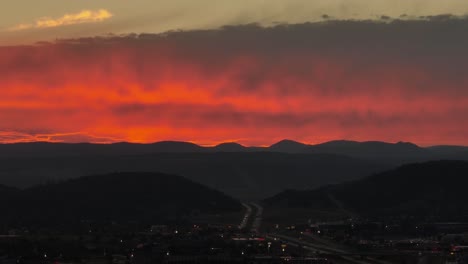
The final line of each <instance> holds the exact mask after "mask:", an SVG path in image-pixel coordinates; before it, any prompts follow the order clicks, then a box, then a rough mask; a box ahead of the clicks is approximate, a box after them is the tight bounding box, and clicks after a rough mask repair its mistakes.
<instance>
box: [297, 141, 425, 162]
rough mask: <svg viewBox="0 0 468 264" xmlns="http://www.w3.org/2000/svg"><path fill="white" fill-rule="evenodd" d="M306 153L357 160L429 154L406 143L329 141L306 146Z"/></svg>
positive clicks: (418, 156) (420, 156) (422, 156)
mask: <svg viewBox="0 0 468 264" xmlns="http://www.w3.org/2000/svg"><path fill="white" fill-rule="evenodd" d="M304 152H307V153H333V154H341V155H346V156H351V157H358V158H370V159H379V158H380V159H382V158H383V159H389V158H390V159H407V158H411V159H412V158H425V157H428V156H429V155H430V154H431V153H430V152H429V151H427V150H425V149H423V148H420V147H418V146H417V145H415V144H412V143H407V142H398V143H395V144H393V143H386V142H379V141H366V142H356V141H346V140H338V141H330V142H326V143H322V144H318V145H310V146H308V147H307V148H306V149H305V150H304Z"/></svg>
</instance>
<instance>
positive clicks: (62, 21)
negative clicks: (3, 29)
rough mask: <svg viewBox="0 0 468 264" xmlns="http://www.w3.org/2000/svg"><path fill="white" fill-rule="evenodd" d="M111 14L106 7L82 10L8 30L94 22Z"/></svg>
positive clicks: (45, 18)
mask: <svg viewBox="0 0 468 264" xmlns="http://www.w3.org/2000/svg"><path fill="white" fill-rule="evenodd" d="M112 16H113V15H112V13H111V12H109V11H108V10H106V9H99V10H96V11H93V10H82V11H80V12H78V13H71V14H65V15H63V16H62V17H59V18H51V17H43V18H40V19H38V20H36V21H35V22H34V23H27V24H19V25H16V26H14V27H11V28H10V29H9V30H10V31H21V30H27V29H43V28H54V27H60V26H69V25H76V24H83V23H96V22H101V21H104V20H107V19H109V18H111V17H112Z"/></svg>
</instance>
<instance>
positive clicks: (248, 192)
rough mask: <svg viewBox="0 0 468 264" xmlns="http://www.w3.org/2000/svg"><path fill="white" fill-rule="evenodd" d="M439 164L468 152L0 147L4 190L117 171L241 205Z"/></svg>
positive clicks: (398, 147) (372, 145)
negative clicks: (145, 174)
mask: <svg viewBox="0 0 468 264" xmlns="http://www.w3.org/2000/svg"><path fill="white" fill-rule="evenodd" d="M440 159H457V160H468V148H466V147H456V146H438V147H437V146H436V147H429V148H422V147H418V146H416V145H414V144H411V143H403V142H400V143H396V144H392V143H385V142H354V141H332V142H327V143H323V144H318V145H306V144H302V143H300V142H295V141H291V140H283V141H281V142H278V143H277V144H274V145H272V146H271V147H243V146H241V145H239V144H236V143H224V144H220V145H218V146H215V147H202V146H198V145H196V144H193V143H187V142H174V141H165V142H157V143H154V144H134V143H115V144H88V143H82V144H62V143H20V144H3V145H2V144H0V167H1V168H2V170H0V184H6V185H9V186H16V187H29V186H32V185H34V184H38V183H46V182H48V181H51V180H53V181H56V180H59V181H60V180H65V179H69V178H76V177H79V176H83V175H90V174H104V173H110V172H114V171H158V172H163V173H171V174H177V175H183V176H185V177H187V178H189V179H191V180H194V181H196V182H200V183H202V184H205V185H207V186H210V187H212V188H216V189H218V190H221V191H223V192H225V193H228V194H229V195H232V196H235V197H237V198H240V199H246V200H251V199H254V200H255V199H263V198H265V197H268V196H271V195H273V194H275V193H278V192H280V191H282V190H284V189H287V188H294V189H297V188H315V187H319V186H323V185H325V184H332V183H340V182H344V181H349V180H354V179H357V178H358V177H362V176H365V175H368V174H370V173H375V172H381V171H383V170H385V169H390V168H394V167H396V166H399V165H402V164H405V163H410V162H423V161H428V160H440ZM285 175H287V176H285Z"/></svg>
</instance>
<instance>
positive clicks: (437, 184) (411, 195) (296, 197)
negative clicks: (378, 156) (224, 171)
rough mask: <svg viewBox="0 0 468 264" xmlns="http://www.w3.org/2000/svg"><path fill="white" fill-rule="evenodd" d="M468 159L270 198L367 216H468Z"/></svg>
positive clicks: (411, 166)
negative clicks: (467, 187)
mask: <svg viewBox="0 0 468 264" xmlns="http://www.w3.org/2000/svg"><path fill="white" fill-rule="evenodd" d="M467 175H468V162H467V161H431V162H425V163H415V164H408V165H403V166H401V167H398V168H396V169H393V170H389V171H386V172H383V173H378V174H375V175H372V176H369V177H366V178H364V179H361V180H357V181H352V182H348V183H342V184H338V185H332V186H327V187H323V188H319V189H316V190H309V191H288V192H283V193H280V194H278V195H276V196H273V197H271V198H269V199H266V200H265V203H266V204H268V205H269V206H287V207H298V208H321V209H323V208H327V209H333V208H335V209H338V208H337V204H336V200H337V201H340V204H342V205H343V206H344V207H345V208H346V209H347V210H349V211H352V212H356V213H358V214H361V215H367V216H395V215H397V216H398V215H411V216H424V217H432V218H436V219H439V218H440V219H444V220H447V219H466V218H468V203H467V202H468V192H466V186H467V184H468V177H467Z"/></svg>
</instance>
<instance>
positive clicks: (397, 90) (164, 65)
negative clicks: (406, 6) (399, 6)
mask: <svg viewBox="0 0 468 264" xmlns="http://www.w3.org/2000/svg"><path fill="white" fill-rule="evenodd" d="M428 23H432V22H428ZM460 23H461V22H460ZM463 23H466V21H463ZM410 25H413V24H410ZM413 26H414V27H423V26H427V25H425V24H414V25H413ZM429 26H431V27H430V28H435V27H434V25H429ZM439 26H441V25H439ZM442 26H446V25H442ZM461 26H464V24H462V25H460V27H461ZM322 27H330V28H327V30H326V31H324V29H323V28H322ZM350 27H357V29H351V30H357V31H356V32H355V34H353V35H352V36H351V33H349V30H350V29H349V28H350ZM360 27H362V28H360ZM380 27H384V31H385V30H387V32H386V35H381V36H380V35H379V34H384V33H378V32H379V31H382V28H380ZM394 27H395V28H392V26H388V25H387V26H385V25H373V24H371V25H368V24H365V23H361V24H360V23H351V24H350V23H348V22H343V24H340V25H338V26H337V25H335V26H333V25H328V26H327V25H322V26H320V27H317V26H314V25H297V26H291V27H290V28H289V29H287V30H286V29H284V28H283V29H281V28H279V29H277V28H276V29H264V28H256V27H239V28H237V29H236V28H234V29H225V30H216V31H210V30H208V31H194V32H185V33H174V34H169V35H147V36H141V37H139V38H137V37H133V36H132V37H115V38H110V39H100V38H98V39H78V40H76V41H73V42H72V41H68V42H67V41H65V42H63V43H62V42H59V43H51V44H41V45H35V46H9V47H6V46H5V47H0V93H1V96H0V109H1V110H0V141H2V142H7V143H10V142H19V141H35V140H40V141H47V140H49V141H64V142H83V141H87V142H115V141H130V142H154V141H161V140H183V141H192V142H195V143H199V144H216V143H219V142H223V141H237V142H239V143H243V144H245V145H269V144H271V143H274V142H275V141H278V140H281V139H284V138H290V139H295V140H299V141H302V142H308V143H319V142H323V141H328V140H334V139H351V140H361V141H364V140H383V141H390V142H395V141H399V140H404V141H412V142H415V143H418V144H421V145H434V144H464V145H468V138H467V137H466V135H467V134H468V122H466V120H467V116H468V91H467V85H468V75H467V76H464V75H463V74H461V72H460V71H462V70H461V69H463V67H464V66H468V65H467V64H468V63H467V62H466V61H467V60H466V58H467V57H468V56H467V53H466V49H465V48H463V47H465V46H463V45H462V44H463V41H465V39H462V40H460V39H457V38H460V37H459V36H458V34H457V32H454V33H453V36H452V35H450V33H445V37H446V38H449V39H448V40H445V41H446V42H447V43H445V42H441V43H435V42H430V43H431V44H428V45H425V46H424V48H420V47H421V43H426V42H425V41H427V40H428V38H429V39H430V38H434V39H437V38H438V35H437V34H442V32H446V31H445V30H442V29H438V30H434V32H429V33H427V34H428V35H419V36H414V37H410V38H409V39H408V38H404V37H407V36H408V35H411V34H410V33H411V32H407V31H405V30H401V29H400V28H399V27H397V25H395V26H394ZM290 31H291V32H290ZM324 32H328V35H326V34H325V35H324ZM343 32H348V33H347V34H350V36H348V35H346V34H344V33H343ZM359 32H365V33H359ZM418 32H420V31H418ZM320 34H322V35H320ZM359 34H362V36H360V35H359ZM392 34H393V35H392ZM431 34H433V35H434V36H432V35H431ZM413 35H414V34H413ZM319 36H320V37H319ZM376 36H377V38H376ZM379 36H380V37H379ZM382 36H385V37H382ZM395 37H397V39H396V40H395V39H394V38H395ZM342 38H343V39H345V40H346V43H345V44H342V43H343V40H342ZM450 38H454V39H450ZM401 39H405V42H403V41H401ZM454 41H458V42H454ZM460 41H462V43H460ZM389 42H390V43H389ZM454 43H455V44H454ZM457 43H458V44H457ZM446 46H450V47H451V50H450V51H447V50H446V49H445V48H446ZM457 52H458V53H457ZM465 69H466V68H465Z"/></svg>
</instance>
